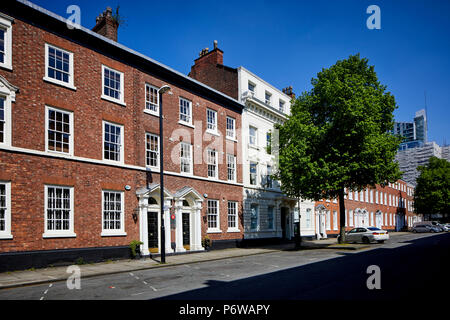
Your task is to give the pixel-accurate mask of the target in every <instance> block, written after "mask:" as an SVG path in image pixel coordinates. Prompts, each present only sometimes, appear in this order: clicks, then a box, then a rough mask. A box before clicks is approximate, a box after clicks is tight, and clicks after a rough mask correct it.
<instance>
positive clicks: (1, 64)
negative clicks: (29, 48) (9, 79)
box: [0, 63, 13, 71]
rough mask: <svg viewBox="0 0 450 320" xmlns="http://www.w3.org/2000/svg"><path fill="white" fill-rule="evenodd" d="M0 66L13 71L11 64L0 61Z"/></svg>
mask: <svg viewBox="0 0 450 320" xmlns="http://www.w3.org/2000/svg"><path fill="white" fill-rule="evenodd" d="M0 68H2V69H5V70H8V71H13V68H12V65H10V64H6V63H0Z"/></svg>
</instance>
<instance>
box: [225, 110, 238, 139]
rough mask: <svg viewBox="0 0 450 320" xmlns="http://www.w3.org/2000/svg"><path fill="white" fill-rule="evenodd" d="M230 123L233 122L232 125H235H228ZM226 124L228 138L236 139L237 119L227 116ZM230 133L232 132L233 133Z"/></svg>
mask: <svg viewBox="0 0 450 320" xmlns="http://www.w3.org/2000/svg"><path fill="white" fill-rule="evenodd" d="M229 121H230V122H229ZM229 123H232V127H233V128H232V129H230V128H229V126H228V124H229ZM226 124H227V132H226V137H227V139H231V140H235V139H236V119H235V118H232V117H229V116H227V123H226ZM230 133H232V135H231V134H230Z"/></svg>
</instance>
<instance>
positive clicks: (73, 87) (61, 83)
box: [42, 77, 77, 91]
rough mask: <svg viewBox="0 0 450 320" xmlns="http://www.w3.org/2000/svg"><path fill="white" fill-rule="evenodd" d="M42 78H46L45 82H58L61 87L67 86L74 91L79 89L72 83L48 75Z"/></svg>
mask: <svg viewBox="0 0 450 320" xmlns="http://www.w3.org/2000/svg"><path fill="white" fill-rule="evenodd" d="M42 80H44V81H45V82H48V83H51V84H56V85H57V86H60V87H64V88H67V89H70V90H73V91H77V88H76V87H75V86H74V85H73V84H71V83H67V82H63V81H58V80H55V79H53V78H48V77H44V78H42Z"/></svg>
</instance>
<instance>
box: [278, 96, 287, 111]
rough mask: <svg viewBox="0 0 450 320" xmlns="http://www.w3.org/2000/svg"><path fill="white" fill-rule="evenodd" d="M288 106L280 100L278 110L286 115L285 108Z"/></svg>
mask: <svg viewBox="0 0 450 320" xmlns="http://www.w3.org/2000/svg"><path fill="white" fill-rule="evenodd" d="M285 106H286V102H284V101H283V100H281V99H280V100H279V104H278V110H279V111H280V112H283V113H285V108H286V107H285Z"/></svg>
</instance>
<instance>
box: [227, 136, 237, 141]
mask: <svg viewBox="0 0 450 320" xmlns="http://www.w3.org/2000/svg"><path fill="white" fill-rule="evenodd" d="M226 139H227V140H229V141H233V142H238V141H237V140H236V139H235V138H231V137H226Z"/></svg>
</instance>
